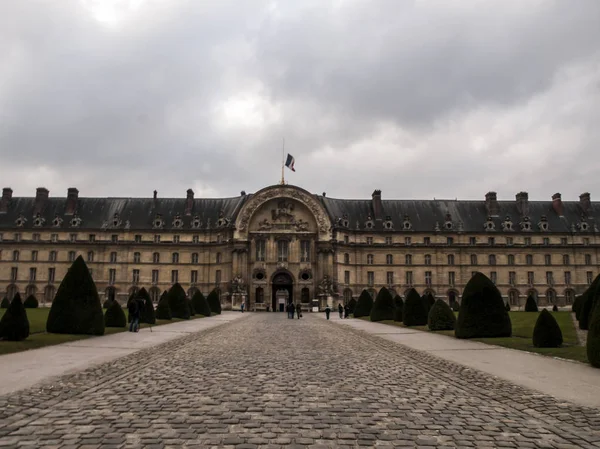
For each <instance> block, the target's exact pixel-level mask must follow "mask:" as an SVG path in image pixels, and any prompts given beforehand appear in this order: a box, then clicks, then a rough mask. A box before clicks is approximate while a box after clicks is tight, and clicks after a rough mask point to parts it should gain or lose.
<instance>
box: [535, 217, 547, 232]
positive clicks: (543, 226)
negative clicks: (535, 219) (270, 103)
mask: <svg viewBox="0 0 600 449" xmlns="http://www.w3.org/2000/svg"><path fill="white" fill-rule="evenodd" d="M538 228H540V231H547V230H548V229H549V227H548V219H547V218H546V216H545V215H542V217H541V218H540V221H539V223H538Z"/></svg>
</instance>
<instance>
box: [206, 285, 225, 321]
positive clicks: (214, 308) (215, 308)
mask: <svg viewBox="0 0 600 449" xmlns="http://www.w3.org/2000/svg"><path fill="white" fill-rule="evenodd" d="M206 302H208V306H209V307H210V311H211V313H214V314H216V315H220V314H221V298H219V292H218V291H217V290H213V291H212V292H210V293H209V294H208V298H206Z"/></svg>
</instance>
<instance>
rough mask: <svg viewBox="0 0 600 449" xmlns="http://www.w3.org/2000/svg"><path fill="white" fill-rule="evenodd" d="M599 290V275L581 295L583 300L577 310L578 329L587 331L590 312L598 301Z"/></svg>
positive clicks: (590, 316)
mask: <svg viewBox="0 0 600 449" xmlns="http://www.w3.org/2000/svg"><path fill="white" fill-rule="evenodd" d="M599 288H600V274H599V275H598V276H596V278H595V279H594V281H593V282H592V284H591V285H590V286H589V287H588V289H587V290H586V291H585V293H584V294H583V295H582V296H583V300H582V302H581V307H580V310H579V329H583V330H588V328H589V324H590V320H591V318H592V311H593V310H594V306H595V305H596V302H597V301H598V289H599Z"/></svg>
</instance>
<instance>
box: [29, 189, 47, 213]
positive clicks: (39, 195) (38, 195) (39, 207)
mask: <svg viewBox="0 0 600 449" xmlns="http://www.w3.org/2000/svg"><path fill="white" fill-rule="evenodd" d="M49 194H50V191H49V190H48V189H47V188H45V187H38V188H37V190H36V192H35V205H34V206H33V215H34V216H35V215H37V214H41V213H42V212H44V207H45V206H46V201H47V200H48V195H49Z"/></svg>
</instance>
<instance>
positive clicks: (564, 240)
mask: <svg viewBox="0 0 600 449" xmlns="http://www.w3.org/2000/svg"><path fill="white" fill-rule="evenodd" d="M560 244H561V245H566V244H567V238H566V237H561V238H560Z"/></svg>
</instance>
